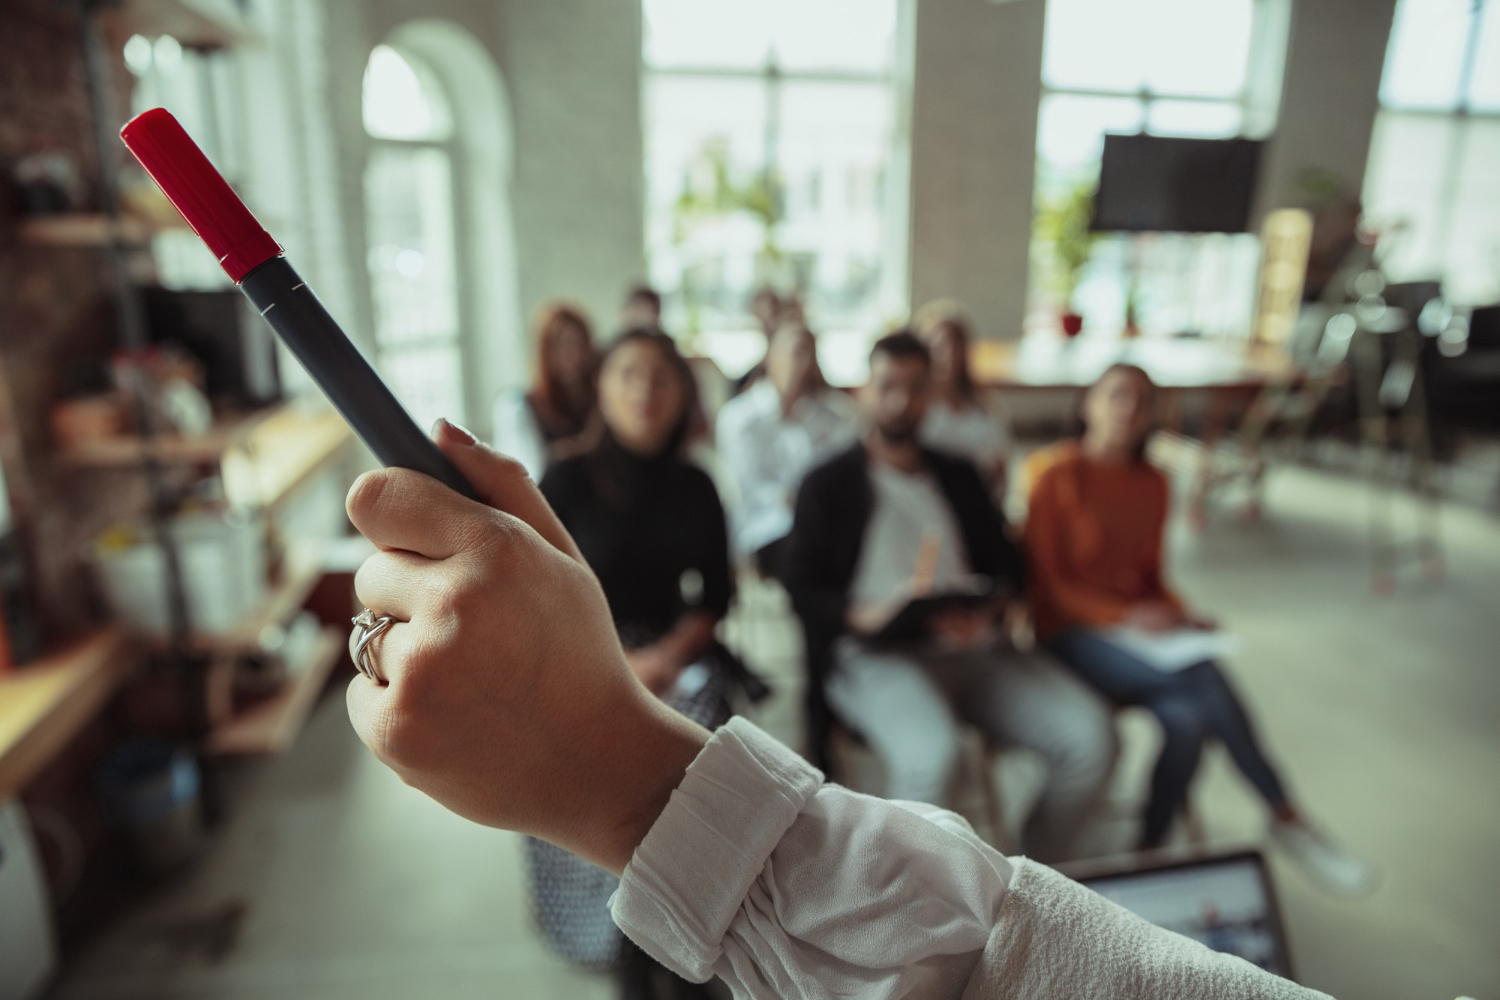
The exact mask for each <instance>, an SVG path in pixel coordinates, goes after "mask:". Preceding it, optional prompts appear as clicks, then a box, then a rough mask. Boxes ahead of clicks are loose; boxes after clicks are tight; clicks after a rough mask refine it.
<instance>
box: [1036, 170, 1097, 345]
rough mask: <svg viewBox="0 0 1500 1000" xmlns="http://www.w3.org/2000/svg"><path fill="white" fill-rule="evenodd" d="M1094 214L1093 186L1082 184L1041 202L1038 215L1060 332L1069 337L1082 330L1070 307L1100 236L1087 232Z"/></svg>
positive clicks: (1075, 312)
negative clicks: (1059, 310) (1058, 310)
mask: <svg viewBox="0 0 1500 1000" xmlns="http://www.w3.org/2000/svg"><path fill="white" fill-rule="evenodd" d="M1093 211H1094V185H1093V182H1091V181H1084V182H1081V183H1079V184H1076V185H1074V186H1073V187H1072V188H1070V189H1068V190H1067V191H1065V192H1063V193H1062V194H1061V195H1059V196H1057V197H1055V198H1052V199H1049V200H1047V201H1044V202H1043V203H1042V207H1041V210H1040V211H1039V212H1038V213H1037V220H1036V227H1037V235H1038V236H1040V237H1041V238H1042V240H1044V241H1045V242H1046V244H1047V245H1048V247H1049V248H1050V249H1051V254H1052V273H1053V278H1054V282H1055V285H1056V292H1057V298H1058V302H1059V303H1060V304H1061V306H1062V315H1061V317H1060V320H1061V323H1062V331H1063V333H1064V334H1066V335H1067V336H1069V337H1074V336H1077V335H1078V332H1079V331H1080V330H1082V329H1083V317H1082V316H1080V315H1079V314H1078V311H1077V309H1076V308H1075V306H1074V304H1073V293H1074V292H1075V291H1077V289H1078V282H1079V279H1080V278H1081V277H1082V275H1083V269H1084V267H1086V266H1087V265H1088V262H1089V259H1090V258H1091V257H1092V256H1093V254H1094V243H1095V241H1097V240H1098V238H1099V235H1098V234H1097V233H1093V232H1090V231H1089V223H1090V221H1091V220H1092V218H1093Z"/></svg>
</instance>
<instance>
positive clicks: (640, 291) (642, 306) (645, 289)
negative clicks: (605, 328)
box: [620, 285, 661, 330]
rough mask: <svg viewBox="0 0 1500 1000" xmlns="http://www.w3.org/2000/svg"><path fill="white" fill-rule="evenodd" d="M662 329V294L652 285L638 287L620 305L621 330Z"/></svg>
mask: <svg viewBox="0 0 1500 1000" xmlns="http://www.w3.org/2000/svg"><path fill="white" fill-rule="evenodd" d="M643 327H644V328H646V329H660V328H661V293H660V292H658V291H657V290H656V289H654V288H652V287H651V286H650V285H636V286H635V287H634V288H632V289H631V290H630V292H629V294H627V295H626V296H625V301H624V302H623V303H621V305H620V329H621V330H635V329H639V328H643Z"/></svg>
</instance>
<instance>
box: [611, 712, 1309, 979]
mask: <svg viewBox="0 0 1500 1000" xmlns="http://www.w3.org/2000/svg"><path fill="white" fill-rule="evenodd" d="M611 908H612V912H613V915H614V919H615V922H616V923H617V924H619V926H620V928H621V929H622V930H624V932H625V933H626V934H627V935H629V937H630V938H631V940H633V941H635V942H636V943H637V944H638V945H640V946H641V947H642V948H643V949H644V950H645V951H646V952H648V953H649V954H650V955H651V956H652V957H654V958H655V959H657V961H659V962H661V963H662V964H663V965H666V966H667V967H668V968H670V969H672V970H673V971H675V972H677V973H678V974H680V975H682V976H684V977H686V978H687V979H690V980H693V981H696V982H703V981H705V980H707V979H709V978H710V977H712V976H714V975H717V976H719V977H720V978H721V979H723V980H724V981H725V982H726V983H727V984H728V985H729V987H730V988H731V989H732V990H733V992H734V995H735V996H736V997H738V998H747V1000H773V998H774V1000H779V998H783V997H806V998H814V1000H821V998H833V997H860V998H866V997H869V998H878V1000H887V998H889V1000H895V998H898V997H914V998H915V997H920V998H924V1000H945V998H953V1000H957V998H959V997H962V998H964V1000H989V998H995V1000H998V998H1000V997H1005V998H1007V1000H1044V998H1053V997H1059V996H1097V997H1122V998H1123V997H1130V998H1136V997H1139V998H1142V1000H1144V998H1147V997H1160V996H1172V997H1175V998H1182V1000H1197V998H1200V997H1201V998H1204V1000H1207V998H1209V997H1240V998H1246V1000H1249V998H1267V1000H1270V998H1275V1000H1283V998H1285V1000H1302V998H1311V997H1321V996H1322V994H1318V993H1313V992H1311V991H1308V990H1304V989H1302V988H1301V987H1298V986H1296V985H1295V984H1293V983H1290V982H1287V981H1286V980H1284V979H1278V978H1277V977H1275V976H1272V975H1269V974H1267V973H1264V972H1261V971H1260V970H1258V969H1256V968H1255V967H1253V966H1251V965H1250V964H1249V963H1247V962H1244V961H1243V960H1241V959H1238V958H1231V957H1229V956H1226V955H1220V954H1217V953H1214V952H1211V951H1209V950H1208V949H1207V948H1204V947H1203V946H1202V945H1199V944H1197V943H1195V942H1192V941H1189V940H1188V939H1186V938H1183V937H1180V936H1179V935H1176V934H1172V933H1169V932H1167V931H1164V930H1161V929H1160V928H1157V927H1154V926H1152V925H1151V924H1148V923H1146V922H1145V921H1143V920H1141V919H1140V918H1138V917H1135V916H1134V915H1132V914H1130V913H1128V912H1127V911H1125V910H1123V909H1121V908H1120V907H1118V906H1116V905H1115V904H1113V903H1111V902H1109V901H1107V900H1105V899H1104V898H1103V897H1101V896H1099V895H1097V894H1096V893H1094V892H1092V891H1091V890H1089V889H1086V888H1084V887H1083V886H1080V885H1078V884H1077V883H1076V882H1072V881H1070V880H1068V879H1066V878H1063V877H1062V876H1061V875H1058V874H1056V873H1055V872H1052V871H1051V870H1050V869H1048V868H1046V867H1044V866H1042V865H1038V864H1036V863H1034V862H1031V861H1027V860H1026V859H1024V858H1018V859H1014V860H1011V859H1007V858H1005V857H1004V856H1003V855H1001V854H1000V853H999V852H997V851H995V850H994V849H992V848H990V847H989V846H988V845H986V844H985V843H984V842H983V841H981V840H980V839H979V838H978V837H977V836H976V835H975V834H974V832H973V831H972V830H971V829H970V828H969V826H968V824H966V823H965V822H964V821H963V820H962V819H960V818H959V817H957V816H955V815H953V814H952V813H948V812H944V811H943V810H940V809H937V808H935V807H932V806H923V805H916V804H913V803H904V802H900V803H898V802H886V801H883V800H879V799H874V798H871V797H869V796H865V795H860V794H857V793H855V792H850V791H848V790H847V789H843V788H840V787H838V786H836V785H825V784H823V776H822V775H821V774H820V773H819V772H818V771H816V770H815V769H814V768H812V767H811V766H809V765H808V764H807V763H805V762H804V761H803V760H802V759H801V758H800V757H798V756H797V755H796V754H794V753H792V752H791V751H790V750H787V749H786V748H785V747H783V746H781V745H780V744H779V743H777V742H776V741H775V740H773V739H771V738H770V737H769V736H767V735H766V734H764V733H762V732H761V731H760V730H758V729H756V728H755V727H754V726H753V725H751V724H750V723H748V722H745V721H744V720H742V719H734V720H732V721H731V722H730V723H729V724H728V725H727V726H725V727H724V728H723V729H720V730H719V731H718V732H717V733H715V734H714V736H713V738H712V739H711V740H710V741H709V742H708V744H707V745H706V746H705V747H704V749H703V751H702V753H700V754H699V756H698V758H697V759H696V760H695V761H694V762H693V764H692V766H691V767H690V768H689V769H688V772H687V774H686V775H685V776H684V778H683V781H682V784H681V785H679V786H678V788H677V790H676V791H674V792H673V793H672V799H671V802H670V803H669V804H668V806H667V808H666V809H665V810H663V812H662V815H661V817H660V818H659V819H658V820H657V822H656V824H655V825H654V826H652V828H651V830H650V832H649V833H648V834H647V835H646V838H645V839H644V840H643V841H642V842H641V844H640V846H639V847H638V848H637V849H636V852H635V856H634V857H633V858H632V859H631V862H630V864H629V865H628V866H627V867H626V869H625V872H624V874H623V875H622V876H621V880H620V887H619V890H618V891H617V892H616V893H615V896H614V898H613V900H612V901H611Z"/></svg>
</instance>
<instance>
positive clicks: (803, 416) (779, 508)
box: [715, 379, 859, 555]
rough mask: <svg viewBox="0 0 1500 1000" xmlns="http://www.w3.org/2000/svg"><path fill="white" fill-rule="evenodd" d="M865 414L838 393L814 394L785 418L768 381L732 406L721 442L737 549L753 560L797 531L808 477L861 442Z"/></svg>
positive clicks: (722, 414) (723, 414) (725, 412)
mask: <svg viewBox="0 0 1500 1000" xmlns="http://www.w3.org/2000/svg"><path fill="white" fill-rule="evenodd" d="M858 433H859V417H858V414H857V412H856V411H855V407H854V403H853V401H852V400H850V399H849V397H848V396H846V395H844V393H842V392H839V391H838V390H837V389H822V390H819V391H815V392H812V393H809V394H808V395H806V396H803V397H802V398H801V399H799V400H797V402H796V403H794V404H793V405H792V410H791V412H790V413H783V412H782V406H781V395H780V394H779V393H778V392H777V391H776V387H775V386H774V385H772V384H771V382H770V380H769V379H761V380H760V381H759V382H756V383H755V384H754V385H752V386H751V387H750V388H748V389H746V390H745V391H744V392H742V393H740V395H738V396H736V397H735V398H734V399H731V400H730V401H729V402H727V403H725V404H724V407H723V409H721V410H720V411H719V416H718V420H717V421H716V433H715V439H716V442H717V444H718V449H719V459H720V462H721V467H722V469H723V471H724V473H725V475H726V476H727V477H728V478H729V480H730V481H729V483H728V484H727V485H728V486H729V489H727V490H726V491H725V493H726V497H727V500H728V504H729V515H730V527H731V531H732V534H733V541H734V550H735V552H736V553H738V554H739V555H749V554H751V553H752V552H756V551H758V550H759V549H761V548H764V547H765V546H766V545H769V544H770V543H772V542H774V541H776V540H777V539H778V538H781V537H783V536H785V535H786V534H787V533H788V532H789V531H791V530H792V512H793V504H794V503H795V501H796V497H797V488H798V487H799V486H801V485H802V477H803V476H805V475H807V473H808V470H810V469H812V468H813V467H814V466H815V465H817V464H818V463H819V462H821V461H823V460H824V459H826V458H830V457H831V456H832V455H833V454H834V453H835V452H837V451H839V450H841V449H843V448H846V447H848V446H849V445H851V444H853V443H854V439H855V437H857V436H858Z"/></svg>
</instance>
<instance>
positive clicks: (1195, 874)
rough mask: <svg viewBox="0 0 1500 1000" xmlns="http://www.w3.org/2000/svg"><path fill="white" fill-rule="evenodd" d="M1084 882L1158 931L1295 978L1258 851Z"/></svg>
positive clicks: (1101, 877) (1278, 916)
mask: <svg viewBox="0 0 1500 1000" xmlns="http://www.w3.org/2000/svg"><path fill="white" fill-rule="evenodd" d="M1081 881H1082V882H1083V884H1084V885H1086V886H1088V887H1089V888H1091V889H1093V890H1094V891H1096V892H1098V893H1099V894H1100V895H1102V896H1104V897H1105V898H1106V899H1110V900H1113V901H1114V902H1116V903H1119V904H1120V905H1121V906H1123V907H1125V909H1127V910H1130V911H1131V912H1132V913H1135V914H1136V915H1137V916H1140V917H1143V918H1145V919H1146V920H1149V921H1151V922H1152V923H1153V924H1156V925H1157V926H1158V927H1165V928H1166V929H1167V930H1171V931H1176V932H1177V933H1179V934H1183V935H1186V936H1187V937H1190V938H1192V939H1194V940H1195V941H1200V942H1202V943H1203V944H1205V945H1207V946H1208V947H1210V948H1212V949H1214V950H1215V951H1222V952H1228V953H1229V954H1231V955H1238V956H1239V957H1240V958H1243V959H1245V960H1246V961H1248V962H1251V963H1253V964H1254V965H1258V966H1260V967H1261V968H1262V969H1265V970H1266V971H1268V972H1274V973H1276V974H1277V975H1279V976H1286V977H1288V978H1290V977H1291V961H1290V959H1289V957H1288V955H1287V950H1286V942H1285V939H1284V937H1283V936H1282V930H1281V919H1280V914H1279V913H1278V912H1277V908H1276V899H1275V895H1274V893H1273V891H1272V889H1271V884H1270V880H1269V878H1268V876H1267V874H1266V869H1265V862H1264V861H1263V860H1262V858H1261V857H1260V855H1259V854H1257V853H1255V852H1246V853H1243V854H1235V855H1230V856H1228V857H1220V858H1208V859H1203V860H1197V861H1187V862H1178V863H1175V864H1171V865H1165V866H1161V867H1156V868H1149V869H1141V870H1136V871H1130V872H1120V873H1115V874H1105V875H1095V876H1093V877H1086V878H1083V879H1081Z"/></svg>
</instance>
